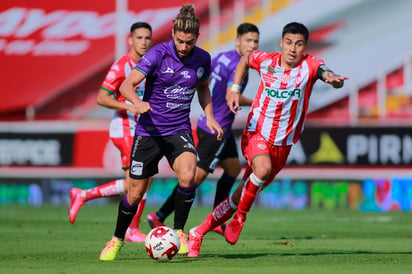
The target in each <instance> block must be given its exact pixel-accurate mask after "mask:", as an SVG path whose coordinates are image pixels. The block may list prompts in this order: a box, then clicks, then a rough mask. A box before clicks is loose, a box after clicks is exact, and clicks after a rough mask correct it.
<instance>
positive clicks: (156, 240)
mask: <svg viewBox="0 0 412 274" xmlns="http://www.w3.org/2000/svg"><path fill="white" fill-rule="evenodd" d="M144 244H145V247H146V251H147V254H149V256H150V257H152V259H154V260H158V259H161V260H165V259H167V260H171V259H172V258H173V257H174V256H176V254H177V252H178V251H179V248H180V240H179V237H178V236H177V234H176V232H175V231H174V230H173V229H171V228H170V227H167V226H158V227H155V228H153V229H152V230H151V231H150V232H149V233H148V234H147V235H146V240H145V243H144Z"/></svg>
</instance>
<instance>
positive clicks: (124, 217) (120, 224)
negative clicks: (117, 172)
mask: <svg viewBox="0 0 412 274" xmlns="http://www.w3.org/2000/svg"><path fill="white" fill-rule="evenodd" d="M136 212H137V206H131V205H130V204H129V202H128V201H127V196H126V195H123V198H122V199H121V201H120V204H119V211H118V213H117V223H116V230H115V232H114V236H115V237H117V238H119V239H122V240H123V239H124V235H125V234H126V230H127V228H128V227H129V225H130V223H131V222H132V219H133V217H134V215H135V214H136Z"/></svg>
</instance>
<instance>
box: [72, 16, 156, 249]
mask: <svg viewBox="0 0 412 274" xmlns="http://www.w3.org/2000/svg"><path fill="white" fill-rule="evenodd" d="M128 42H129V46H130V51H129V52H128V53H127V54H125V55H123V56H122V57H121V58H119V59H118V60H117V61H116V62H115V63H114V64H113V65H112V66H111V68H110V70H109V72H108V73H107V75H106V77H105V79H104V81H103V83H102V86H101V88H100V90H99V93H98V95H97V103H98V104H99V105H101V106H104V107H107V108H110V109H113V110H115V112H114V114H113V118H112V121H111V123H110V139H111V141H112V142H113V144H114V145H115V146H116V148H118V149H119V151H120V156H121V163H122V169H123V170H124V172H125V178H124V179H118V180H114V181H111V182H109V183H107V184H104V185H100V186H96V187H93V188H90V189H80V188H75V187H74V188H72V189H71V190H70V207H69V220H70V222H71V223H74V222H75V220H76V215H77V213H78V212H79V210H80V208H81V207H82V206H83V205H84V203H85V202H87V201H90V200H94V199H98V198H104V197H112V196H119V195H122V194H124V193H125V192H126V191H127V183H128V180H129V165H130V153H131V151H132V145H133V136H134V130H135V129H134V128H135V125H136V119H137V117H136V115H135V114H134V113H133V112H130V111H129V110H130V109H131V105H130V103H128V102H127V101H126V99H125V98H124V97H123V96H122V95H121V94H120V92H119V87H120V85H121V83H122V82H123V81H124V79H125V78H126V77H127V76H128V75H129V73H130V72H131V71H132V70H133V67H134V66H135V65H136V64H137V62H138V61H139V60H140V58H141V57H142V56H143V55H144V54H146V52H147V51H148V50H149V49H150V47H151V46H152V27H151V26H150V25H149V24H148V23H146V22H136V23H134V24H132V25H131V27H130V35H129V38H128ZM135 90H136V92H137V93H138V94H139V96H143V91H144V83H142V84H141V85H139V86H136V87H135ZM145 201H146V195H145V196H144V197H143V199H142V200H141V201H140V203H139V209H138V211H137V213H136V215H135V218H134V219H133V221H132V223H131V224H130V226H129V229H128V230H127V233H126V238H125V240H126V241H130V242H144V241H145V238H146V235H145V234H143V233H142V232H141V231H140V229H139V223H140V217H141V215H142V212H143V208H144V204H145Z"/></svg>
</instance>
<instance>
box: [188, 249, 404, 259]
mask: <svg viewBox="0 0 412 274" xmlns="http://www.w3.org/2000/svg"><path fill="white" fill-rule="evenodd" d="M359 254H367V255H412V251H411V252H409V251H408V252H378V251H364V250H358V251H333V252H302V253H299V252H293V253H292V252H289V253H270V252H266V253H243V254H216V253H213V254H211V253H209V254H200V256H199V257H198V258H193V259H201V258H214V257H216V258H224V259H254V258H258V257H271V256H276V257H284V256H325V255H359Z"/></svg>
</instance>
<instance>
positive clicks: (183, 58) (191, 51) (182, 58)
mask: <svg viewBox="0 0 412 274" xmlns="http://www.w3.org/2000/svg"><path fill="white" fill-rule="evenodd" d="M174 48H175V52H176V55H177V57H179V59H180V60H182V61H184V60H186V59H188V58H189V57H190V55H192V53H193V51H194V49H195V48H193V49H191V50H190V51H189V52H188V53H187V54H186V55H185V56H180V55H179V52H178V50H177V48H176V46H175V47H174Z"/></svg>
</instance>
